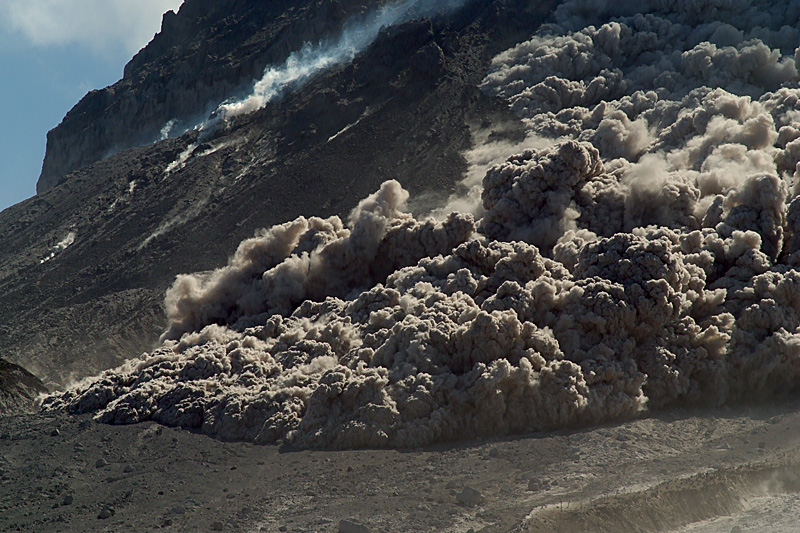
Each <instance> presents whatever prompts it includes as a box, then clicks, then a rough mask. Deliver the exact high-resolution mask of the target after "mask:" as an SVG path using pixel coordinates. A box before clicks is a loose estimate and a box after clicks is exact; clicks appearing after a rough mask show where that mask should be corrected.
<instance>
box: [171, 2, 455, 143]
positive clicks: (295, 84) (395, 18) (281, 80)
mask: <svg viewBox="0 0 800 533" xmlns="http://www.w3.org/2000/svg"><path fill="white" fill-rule="evenodd" d="M466 1H467V0H403V1H401V2H397V3H390V4H386V5H384V6H382V7H381V8H379V9H378V10H376V11H374V12H371V13H369V14H367V15H366V16H365V17H364V19H363V20H358V21H351V22H349V23H348V24H346V25H345V27H344V29H343V31H342V33H341V34H340V35H339V36H338V37H337V38H335V39H332V40H330V41H326V42H320V43H317V44H312V43H306V44H305V45H304V46H303V47H302V48H301V49H300V50H298V51H296V52H293V53H292V54H290V55H289V57H288V58H287V59H286V61H285V62H284V64H283V65H269V66H267V68H266V69H265V70H264V75H263V76H262V78H261V79H260V80H258V81H256V82H255V84H254V85H253V89H252V91H251V92H250V94H248V95H247V96H245V97H243V98H232V99H229V100H226V101H225V102H222V103H221V104H220V105H219V106H217V108H216V110H214V112H213V113H211V116H210V117H209V118H208V119H207V120H206V121H205V122H204V123H202V124H201V125H200V126H199V130H200V132H201V136H211V135H213V134H214V133H215V132H216V131H217V130H218V129H219V128H220V127H221V126H222V125H223V124H225V123H226V122H228V121H230V120H232V119H233V118H235V117H237V116H240V115H246V114H250V113H253V112H255V111H258V110H259V109H262V108H264V107H265V106H266V105H267V104H268V103H270V102H271V101H273V100H276V99H278V98H280V97H281V96H283V95H284V94H286V93H288V92H291V91H294V90H296V89H298V88H299V87H301V86H302V85H303V84H304V83H306V82H307V81H308V80H309V79H311V78H312V77H313V76H314V75H316V74H318V73H320V72H322V71H324V70H326V69H329V68H331V67H333V66H335V65H340V64H345V63H349V62H350V61H352V60H353V58H355V56H356V55H357V54H358V53H360V52H361V51H363V50H364V49H366V48H367V46H369V45H370V44H371V43H372V42H373V41H374V40H375V39H376V38H377V37H378V34H379V32H380V31H381V30H382V29H384V28H387V27H389V26H393V25H396V24H400V23H403V22H406V21H408V20H411V19H413V18H417V17H425V16H433V15H437V14H442V13H447V12H449V11H452V10H454V9H456V8H458V7H461V6H462V5H463V4H465V3H466ZM165 128H166V130H165V131H166V132H167V134H169V131H170V129H171V127H170V128H167V127H166V126H165Z"/></svg>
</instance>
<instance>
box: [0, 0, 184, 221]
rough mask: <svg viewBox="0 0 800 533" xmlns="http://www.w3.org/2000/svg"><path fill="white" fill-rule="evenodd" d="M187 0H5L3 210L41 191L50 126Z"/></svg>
mask: <svg viewBox="0 0 800 533" xmlns="http://www.w3.org/2000/svg"><path fill="white" fill-rule="evenodd" d="M182 1H183V0H0V211H1V210H3V209H5V208H7V207H9V206H11V205H13V204H16V203H18V202H21V201H22V200H24V199H26V198H29V197H31V196H33V195H34V194H35V193H36V180H37V179H38V177H39V172H40V171H41V168H42V159H43V158H44V149H45V143H46V135H47V131H48V130H50V129H52V128H54V127H55V126H56V125H58V123H59V122H61V119H62V118H63V117H64V115H65V114H66V113H67V111H69V110H70V109H71V108H72V106H73V105H75V104H76V103H77V102H78V100H80V99H81V97H82V96H83V95H84V94H86V93H87V92H89V91H90V90H92V89H100V88H103V87H106V86H108V85H111V84H113V83H114V82H116V81H117V80H119V79H120V78H121V77H122V69H123V68H124V66H125V63H127V62H128V60H129V59H130V58H131V57H132V56H133V54H135V53H136V51H137V50H139V49H140V48H141V47H142V46H144V45H145V44H147V42H149V40H150V39H152V37H153V35H154V34H155V33H156V32H157V31H158V30H159V28H160V25H161V15H162V14H163V13H164V12H165V11H167V10H168V9H173V10H177V9H178V7H180V5H181V3H182Z"/></svg>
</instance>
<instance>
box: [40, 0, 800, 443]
mask: <svg viewBox="0 0 800 533" xmlns="http://www.w3.org/2000/svg"><path fill="white" fill-rule="evenodd" d="M671 6H672V7H671ZM667 7H671V9H673V10H672V11H670V10H667ZM616 10H619V11H616ZM631 13H633V14H631ZM617 15H619V16H617ZM554 16H555V18H554V20H555V21H556V22H557V24H553V25H549V26H546V27H543V28H542V29H541V30H540V31H538V32H537V33H536V34H535V35H533V36H532V37H531V39H530V40H528V41H526V42H525V43H521V44H520V45H518V46H516V47H514V48H513V49H511V50H509V51H506V52H504V53H502V54H500V55H499V56H498V57H497V58H495V60H494V62H493V66H492V70H491V72H490V73H489V74H488V76H487V77H486V80H485V81H484V84H483V87H484V90H486V91H489V92H491V93H492V94H496V95H498V96H500V97H502V98H504V99H506V100H507V101H508V103H509V106H510V109H511V110H512V112H514V113H516V114H517V115H518V116H519V117H520V119H521V120H522V121H523V123H524V126H525V128H526V131H527V134H528V135H529V136H530V139H535V140H536V143H537V144H532V143H531V142H527V144H526V145H525V146H524V147H513V150H515V152H516V153H514V154H506V156H507V157H505V160H504V161H501V162H500V163H498V164H494V165H492V166H491V167H490V168H489V169H488V170H487V171H486V172H484V173H483V179H482V182H481V184H480V206H479V208H476V209H472V207H470V210H471V211H472V212H474V213H476V214H478V215H480V216H481V218H480V220H478V221H477V222H475V219H474V218H473V216H472V214H470V213H452V214H450V215H448V216H447V217H442V219H441V220H440V221H438V222H437V221H435V220H433V219H429V220H416V219H415V218H414V217H412V216H411V215H409V214H408V213H407V212H406V211H405V207H404V206H405V202H406V200H407V194H406V193H405V191H403V190H402V188H400V186H399V184H397V183H396V182H387V183H385V184H384V185H383V186H382V187H381V189H380V190H379V191H378V192H376V193H375V194H373V195H372V196H370V197H369V198H367V199H365V200H364V201H362V202H361V204H360V205H359V206H358V207H357V208H356V210H354V212H353V213H352V214H351V216H350V217H349V219H348V220H347V221H346V222H345V221H342V220H340V219H339V218H338V217H332V218H329V219H325V220H323V219H318V218H310V219H306V218H303V217H301V218H298V219H297V220H295V221H292V222H288V223H285V224H282V225H279V226H275V227H273V228H271V229H269V230H265V231H263V232H262V233H260V234H259V235H257V236H256V237H254V238H252V239H249V240H247V241H244V242H243V243H242V244H241V245H240V246H239V249H238V250H237V252H236V254H235V255H234V256H233V258H232V259H231V260H230V261H229V264H228V265H227V266H225V267H223V268H221V269H219V270H217V271H214V272H211V273H205V274H193V275H186V276H180V277H179V278H178V279H177V280H176V282H175V284H174V285H173V287H172V288H171V289H170V291H169V292H168V294H167V299H166V306H167V311H168V316H169V319H170V328H169V330H168V331H167V333H166V334H165V337H164V343H163V345H162V346H161V347H160V348H159V349H157V350H156V351H155V352H153V353H152V354H150V355H145V356H142V357H141V358H140V359H137V360H132V361H129V362H128V363H126V364H125V365H124V366H122V367H120V368H118V369H115V370H111V371H108V372H106V373H104V374H103V375H102V376H100V377H98V378H92V379H89V380H86V381H85V382H83V383H81V384H79V385H78V386H77V387H76V388H74V389H72V390H69V391H67V392H65V393H63V394H61V395H59V396H53V397H50V398H49V399H48V400H46V402H45V408H46V409H66V410H69V411H71V412H78V413H84V412H94V413H96V418H97V419H98V420H101V421H104V422H110V423H130V422H139V421H143V420H157V421H160V422H162V423H166V424H171V425H179V426H183V427H191V428H197V429H199V430H201V431H203V432H205V433H207V434H210V435H215V436H218V437H220V438H225V439H244V440H249V441H253V442H260V443H272V442H288V443H292V444H295V445H299V446H317V447H361V446H420V445H424V444H428V443H432V442H437V441H443V440H452V439H459V438H469V437H475V436H480V435H500V434H506V433H518V432H526V431H534V430H543V429H548V428H556V427H564V426H568V425H576V424H593V423H599V422H601V421H604V420H609V419H615V418H620V417H630V416H635V415H636V414H638V413H640V412H642V411H643V410H645V409H657V408H665V407H668V406H674V405H719V404H722V403H724V402H729V401H748V400H753V399H762V398H770V397H779V396H781V395H784V394H786V393H791V392H796V391H797V383H799V382H800V381H799V380H800V274H798V271H797V270H796V267H797V265H800V197H798V185H797V184H798V181H799V180H798V178H800V113H798V109H800V86H798V74H797V59H796V58H800V52H797V47H798V45H800V34H798V32H797V31H796V30H795V28H796V27H798V26H800V20H799V19H800V9H797V8H795V7H793V4H792V5H789V4H788V3H776V2H768V1H766V0H764V1H760V2H759V1H756V2H744V1H738V0H682V1H679V2H672V3H668V2H661V1H656V0H653V1H652V2H648V1H647V0H643V1H640V2H636V3H635V4H634V3H631V2H627V1H625V0H621V1H619V2H608V3H606V2H596V1H588V0H585V1H577V0H575V1H568V2H564V3H562V4H561V5H560V6H559V8H558V10H557V11H556V13H555V15H554ZM481 134H482V132H480V131H479V132H477V133H476V139H480V138H481V137H480V135H481ZM488 138H489V137H488V136H486V139H487V140H488ZM505 149H512V147H510V146H509V145H507V144H504V143H502V142H497V143H493V144H490V145H487V146H483V147H482V146H478V147H476V149H475V151H473V153H472V154H471V155H470V157H471V161H472V162H473V163H477V162H478V161H479V160H480V159H481V157H482V156H481V150H483V151H484V152H485V155H486V157H485V158H484V161H492V160H494V159H495V158H496V157H497V155H498V152H499V151H502V150H505ZM472 178H473V180H474V175H473V176H472ZM467 185H469V183H468V184H467Z"/></svg>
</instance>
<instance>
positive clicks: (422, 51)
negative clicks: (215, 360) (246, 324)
mask: <svg viewBox="0 0 800 533" xmlns="http://www.w3.org/2000/svg"><path fill="white" fill-rule="evenodd" d="M545 4H547V3H541V2H540V3H532V2H523V1H517V0H494V1H493V0H475V1H473V2H468V3H467V4H466V5H465V7H463V8H461V9H457V10H454V11H452V12H451V13H450V14H449V15H447V16H438V17H430V18H425V17H422V18H420V17H416V18H415V17H412V20H410V21H409V22H407V23H405V24H401V25H399V26H395V27H392V28H389V29H386V30H384V31H382V32H381V33H380V35H379V36H378V38H377V39H376V40H375V42H374V43H372V45H371V46H369V47H368V48H367V49H365V50H364V51H363V52H361V53H360V54H358V55H357V56H356V58H355V60H354V61H352V62H346V63H343V64H338V65H333V66H331V67H329V68H327V69H325V70H324V71H322V72H320V73H319V74H318V75H316V76H314V77H313V78H312V79H311V80H310V81H309V82H308V83H306V84H305V85H304V86H303V87H301V88H299V89H297V90H295V91H293V92H291V93H289V94H287V95H285V96H284V97H283V98H282V99H280V100H279V101H275V102H272V103H270V104H269V105H267V106H266V107H264V108H263V109H261V110H260V111H257V112H255V113H252V114H249V115H245V116H241V117H237V120H235V121H232V122H231V124H230V125H229V126H228V127H227V128H226V129H224V130H221V131H219V132H217V133H216V134H215V135H214V136H213V138H205V139H202V140H200V139H198V134H197V132H194V131H188V132H187V133H185V134H183V135H180V136H178V137H175V138H171V139H165V140H163V141H157V142H148V141H152V140H153V138H154V137H158V135H159V133H160V131H161V129H162V128H163V127H164V124H165V123H166V122H168V121H169V120H171V119H173V118H178V119H180V118H185V117H187V116H188V117H191V116H192V115H196V114H197V113H200V114H201V116H202V112H205V111H207V108H206V106H207V104H208V103H209V102H212V103H213V104H214V105H216V104H217V103H218V102H219V101H220V100H223V99H224V98H227V97H229V96H235V95H236V94H237V90H238V89H239V88H240V87H242V86H243V85H244V86H246V87H252V80H253V79H254V78H256V77H260V76H261V74H262V72H263V70H264V67H265V65H267V64H272V63H273V62H277V63H280V62H282V61H283V60H284V59H285V58H286V57H287V55H288V54H289V53H290V52H291V51H293V50H296V49H298V47H301V46H302V43H303V42H304V41H308V40H313V39H316V38H318V37H320V36H324V35H328V34H331V35H333V34H335V33H336V32H337V31H338V29H340V28H341V27H342V25H343V24H344V21H345V20H350V19H351V18H352V17H353V16H358V15H356V14H360V13H361V12H362V11H367V12H368V11H369V10H370V9H372V8H374V7H375V5H376V2H348V1H344V0H339V1H328V0H324V1H323V0H319V1H315V2H289V1H278V2H260V1H256V0H235V1H234V0H226V1H222V2H211V1H208V0H187V1H186V2H185V3H184V5H183V7H182V8H181V9H180V11H179V12H178V13H177V14H167V15H166V16H165V18H164V24H163V28H162V31H161V32H160V33H159V34H158V35H157V36H156V37H155V39H154V40H153V42H152V43H150V45H148V46H147V47H146V48H144V49H143V50H142V51H141V52H140V53H139V54H138V55H137V56H136V57H135V58H133V60H132V61H131V62H130V64H129V65H128V67H127V68H126V70H125V77H124V78H123V79H122V80H121V81H120V82H118V83H117V84H115V85H114V86H112V87H109V88H107V89H105V90H103V91H95V92H92V93H90V94H88V95H87V96H86V97H85V98H84V99H83V100H82V101H81V102H80V103H79V104H78V105H77V106H76V107H75V108H74V109H73V110H72V111H70V113H69V114H68V115H67V116H66V117H65V118H64V121H63V122H62V124H61V125H60V126H59V127H58V128H56V129H55V130H53V131H52V132H51V133H50V134H49V136H48V149H47V156H46V159H45V163H44V168H43V175H42V178H41V180H40V182H39V194H38V195H37V196H35V197H34V198H31V199H30V200H27V201H25V202H22V203H20V204H18V205H16V206H13V207H11V208H9V209H7V210H5V211H3V212H2V213H0V294H3V305H2V306H0V338H2V339H3V343H4V348H5V349H6V352H5V353H6V354H7V357H8V358H9V359H10V360H11V361H12V362H14V363H19V364H22V365H23V366H25V367H26V368H28V370H30V371H32V372H34V373H35V374H37V375H38V376H40V377H41V378H42V379H43V381H44V382H45V383H48V384H49V385H51V386H58V385H63V384H65V383H68V382H72V381H74V380H76V379H79V378H81V377H83V376H86V375H89V374H93V373H96V372H97V371H99V370H102V369H105V368H109V367H111V366H113V365H116V364H119V363H120V362H121V361H123V360H124V359H126V358H129V357H131V356H135V355H137V354H139V353H141V352H142V351H146V350H149V349H151V348H152V347H153V346H154V344H155V343H156V342H157V340H158V338H159V336H160V335H161V334H162V333H163V331H164V329H165V326H166V321H165V316H164V308H163V300H164V291H165V290H166V289H167V287H169V286H170V285H171V284H172V282H173V280H174V279H175V276H176V275H177V274H180V273H183V272H196V271H202V270H210V269H214V268H217V267H219V266H221V265H222V264H224V263H225V261H226V258H227V257H228V256H229V255H230V254H231V253H233V251H234V250H235V249H236V245H237V244H238V243H239V241H241V240H242V239H244V238H247V237H250V236H252V235H253V233H254V232H255V231H257V230H258V229H260V228H264V227H269V226H271V225H273V224H276V223H281V222H284V221H286V220H290V219H293V218H295V217H297V216H299V215H305V216H308V215H320V216H329V215H332V214H340V215H345V214H347V213H348V212H349V211H350V210H351V209H352V208H353V207H354V206H355V205H356V203H357V202H358V201H359V200H360V199H362V198H364V197H365V196H367V195H368V194H370V193H372V192H374V191H375V190H377V188H378V187H379V185H380V184H381V183H382V182H383V181H385V180H387V179H391V178H396V179H398V180H399V181H400V182H401V183H402V184H403V186H404V187H406V188H407V189H408V190H410V191H411V192H412V193H413V194H415V195H417V197H421V198H432V197H437V198H442V197H446V196H447V195H449V194H450V193H451V192H452V191H453V190H454V187H455V186H456V184H457V183H458V182H459V181H460V180H461V179H462V176H463V172H464V171H465V170H466V168H467V162H466V161H465V159H464V153H465V151H466V150H467V149H468V148H469V147H470V146H471V144H472V142H473V140H472V133H471V130H470V127H471V126H475V125H479V126H483V127H485V128H488V129H491V128H492V126H493V125H494V124H496V123H508V122H509V121H511V122H512V123H515V121H516V119H514V118H513V117H511V116H510V115H509V113H508V111H507V109H506V106H505V104H503V103H502V102H501V101H499V100H496V99H494V98H491V97H488V96H486V95H485V94H483V93H482V92H481V91H480V90H479V89H478V85H479V83H480V82H481V80H482V79H483V77H484V76H485V74H486V72H487V70H488V68H489V64H490V61H491V58H492V57H493V56H494V55H495V54H496V53H498V52H499V51H501V50H503V49H505V48H507V47H508V46H511V45H512V44H514V43H515V42H517V41H518V40H519V39H520V38H521V37H523V36H525V35H528V34H529V33H530V31H531V29H532V28H535V27H536V26H537V25H538V24H540V23H541V20H542V19H543V18H544V15H543V13H546V12H549V11H550V10H552V7H553V6H552V5H550V4H547V5H545ZM143 143H146V144H143ZM135 145H141V146H138V147H135V148H128V149H124V150H122V148H125V147H130V146H135ZM109 154H113V155H109ZM105 156H107V157H105Z"/></svg>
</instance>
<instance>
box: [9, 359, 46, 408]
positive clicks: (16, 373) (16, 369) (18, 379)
mask: <svg viewBox="0 0 800 533" xmlns="http://www.w3.org/2000/svg"><path fill="white" fill-rule="evenodd" d="M45 392H47V387H45V386H44V384H43V383H42V382H41V381H40V380H39V378H37V377H36V376H34V375H33V374H31V373H30V372H28V371H27V370H25V369H24V368H22V367H21V366H19V365H15V364H13V363H9V362H8V361H6V360H5V359H2V358H0V415H7V414H14V413H20V412H25V411H29V410H31V408H32V407H33V405H34V402H35V401H36V398H37V397H38V396H39V395H40V394H43V393H45Z"/></svg>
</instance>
